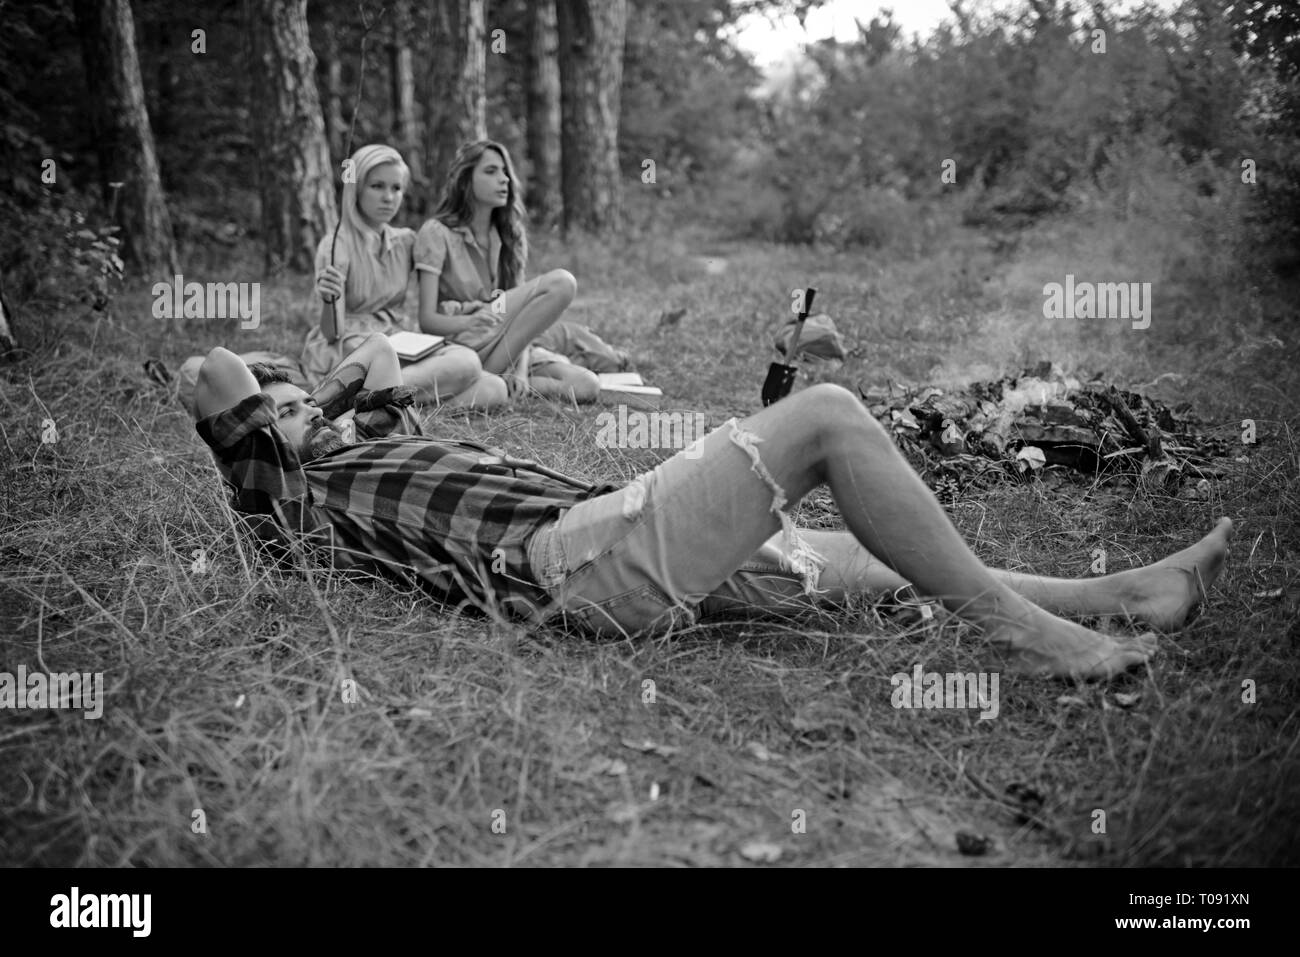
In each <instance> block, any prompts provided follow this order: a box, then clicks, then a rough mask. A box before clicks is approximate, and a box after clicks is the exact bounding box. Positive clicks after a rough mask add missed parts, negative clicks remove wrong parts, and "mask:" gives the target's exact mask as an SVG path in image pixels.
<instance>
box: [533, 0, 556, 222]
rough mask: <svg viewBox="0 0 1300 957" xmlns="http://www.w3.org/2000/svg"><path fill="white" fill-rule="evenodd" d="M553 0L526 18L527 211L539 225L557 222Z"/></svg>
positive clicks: (540, 2) (544, 0) (539, 1)
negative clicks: (530, 174)
mask: <svg viewBox="0 0 1300 957" xmlns="http://www.w3.org/2000/svg"><path fill="white" fill-rule="evenodd" d="M559 44H560V40H559V35H558V33H557V32H556V25H555V0H535V2H534V3H532V4H531V5H530V7H529V16H528V64H527V68H528V73H527V78H526V79H525V81H524V88H525V90H526V91H527V94H526V96H527V103H526V108H527V112H528V118H527V126H528V158H529V160H530V161H531V163H532V176H531V177H530V179H529V182H528V211H529V212H530V213H531V214H532V215H533V218H534V220H535V221H536V222H538V223H539V224H547V223H551V222H554V221H555V219H556V218H558V216H559V213H560V209H561V203H560V63H559Z"/></svg>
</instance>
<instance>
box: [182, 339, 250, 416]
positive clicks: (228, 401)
mask: <svg viewBox="0 0 1300 957" xmlns="http://www.w3.org/2000/svg"><path fill="white" fill-rule="evenodd" d="M260 391H261V388H260V387H259V386H258V384H257V379H256V378H254V377H253V373H252V372H250V371H249V369H248V366H246V365H245V364H244V360H243V359H241V358H239V356H237V355H235V354H234V353H233V352H231V351H230V350H229V349H223V348H221V346H217V347H216V348H215V349H213V350H212V351H211V352H209V353H208V357H207V358H206V359H204V360H203V365H202V366H200V367H199V378H198V381H197V382H196V383H195V384H194V410H195V416H196V418H199V419H206V418H207V417H208V416H210V415H215V414H216V413H218V412H224V411H226V410H227V409H230V408H233V407H235V406H236V405H238V404H239V403H240V402H243V401H244V400H245V399H247V398H248V397H249V396H250V395H257V393H258V392H260Z"/></svg>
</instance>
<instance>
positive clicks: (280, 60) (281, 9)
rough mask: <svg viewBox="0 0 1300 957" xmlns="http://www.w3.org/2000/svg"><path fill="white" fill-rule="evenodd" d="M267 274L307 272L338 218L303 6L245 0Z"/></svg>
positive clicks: (301, 0)
mask: <svg viewBox="0 0 1300 957" xmlns="http://www.w3.org/2000/svg"><path fill="white" fill-rule="evenodd" d="M244 16H245V28H246V31H247V34H246V35H247V37H248V41H249V65H250V67H251V69H250V74H251V80H252V90H251V100H252V112H253V128H254V133H255V136H254V142H255V146H256V150H257V168H258V185H259V187H260V189H261V195H262V227H263V232H264V233H265V239H266V265H267V269H268V271H270V272H272V273H276V272H279V271H280V270H282V269H284V268H285V267H289V268H292V269H296V270H299V271H303V272H307V271H310V270H311V268H312V263H313V260H314V258H315V254H316V245H317V243H319V242H320V238H321V237H322V236H323V235H325V232H326V231H327V230H328V229H329V228H330V227H331V226H332V225H333V221H334V217H335V216H336V215H337V207H336V204H335V202H334V177H333V176H332V169H331V166H330V155H329V145H328V143H327V142H326V140H325V122H324V119H323V118H322V115H321V104H320V95H319V93H318V92H317V90H316V56H315V54H313V53H312V50H311V44H310V43H309V42H308V35H307V0H245V3H244Z"/></svg>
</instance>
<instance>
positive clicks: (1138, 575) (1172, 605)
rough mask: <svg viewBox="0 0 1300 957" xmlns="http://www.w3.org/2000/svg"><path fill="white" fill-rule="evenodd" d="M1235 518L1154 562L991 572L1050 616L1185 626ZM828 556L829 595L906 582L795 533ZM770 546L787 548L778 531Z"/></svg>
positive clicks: (827, 541) (870, 558)
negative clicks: (1062, 571)
mask: <svg viewBox="0 0 1300 957" xmlns="http://www.w3.org/2000/svg"><path fill="white" fill-rule="evenodd" d="M1231 532H1232V520H1231V519H1227V518H1222V519H1219V522H1218V524H1216V525H1215V527H1214V530H1213V531H1211V532H1210V533H1209V534H1208V535H1206V536H1205V537H1204V538H1202V539H1201V540H1200V541H1199V542H1197V543H1196V544H1194V545H1192V546H1190V547H1188V548H1184V549H1183V550H1182V551H1180V552H1175V553H1174V554H1172V555H1170V556H1168V557H1167V558H1164V559H1161V560H1160V561H1158V562H1155V563H1154V564H1151V565H1146V566H1143V567H1141V568H1133V569H1129V570H1127V571H1122V572H1116V573H1114V574H1111V575H1105V576H1102V577H1099V578H1048V577H1045V576H1041V575H1026V574H1022V573H1020V572H1009V571H1003V570H1001V569H996V568H992V569H989V571H990V572H992V574H993V577H994V578H996V579H997V580H998V581H1000V582H1003V583H1004V584H1006V585H1008V586H1009V587H1010V588H1011V590H1012V591H1014V592H1016V593H1017V594H1019V595H1021V596H1022V597H1024V598H1027V599H1029V600H1030V601H1032V602H1033V603H1034V604H1035V605H1038V606H1039V607H1040V608H1043V609H1045V610H1047V611H1050V612H1051V613H1052V614H1054V615H1071V616H1079V617H1084V616H1097V615H1126V616H1129V617H1131V618H1135V619H1138V620H1140V621H1144V622H1146V623H1147V624H1148V625H1150V626H1151V627H1153V628H1159V629H1160V630H1162V631H1173V630H1175V629H1177V628H1180V627H1182V624H1183V622H1184V621H1185V620H1186V619H1187V615H1188V614H1189V613H1190V612H1191V610H1192V608H1194V607H1195V606H1196V604H1197V603H1198V602H1199V601H1201V600H1202V599H1203V598H1204V596H1205V593H1206V592H1208V591H1209V589H1210V587H1211V586H1212V585H1213V584H1214V582H1215V580H1216V579H1218V577H1219V574H1220V572H1222V571H1223V560H1224V557H1225V556H1226V554H1227V551H1228V536H1229V535H1230V534H1231ZM800 534H801V535H802V536H803V537H804V539H805V540H806V541H807V542H808V544H809V545H811V546H812V547H813V549H814V550H815V551H816V552H817V553H818V554H820V555H821V556H822V557H823V558H825V559H826V567H825V569H824V570H823V571H822V574H821V582H820V584H821V586H822V587H823V588H825V589H827V597H828V598H831V599H832V600H835V599H838V598H840V597H842V596H844V595H848V594H880V593H884V592H893V591H897V590H898V589H900V588H904V587H907V586H908V585H910V584H911V582H909V581H908V580H907V579H905V578H904V577H903V576H902V575H900V574H898V572H896V571H894V570H893V569H892V568H890V567H889V566H888V565H886V564H885V563H884V562H882V561H881V560H880V559H879V558H877V557H876V556H874V555H872V554H871V553H870V552H868V551H867V550H866V549H865V548H863V547H862V544H861V543H860V542H859V541H858V540H857V539H856V538H854V537H853V535H852V534H850V533H849V532H828V531H818V530H815V529H805V530H803V531H801V533H800ZM770 544H771V545H772V546H774V547H776V548H778V549H782V550H785V549H784V545H783V543H782V542H781V541H780V536H777V537H776V538H774V539H773V540H772V541H771V542H770Z"/></svg>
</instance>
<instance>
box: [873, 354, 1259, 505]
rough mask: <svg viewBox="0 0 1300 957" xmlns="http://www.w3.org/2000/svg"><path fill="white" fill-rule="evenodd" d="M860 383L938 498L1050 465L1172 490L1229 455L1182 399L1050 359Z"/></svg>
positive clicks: (1213, 474)
mask: <svg viewBox="0 0 1300 957" xmlns="http://www.w3.org/2000/svg"><path fill="white" fill-rule="evenodd" d="M858 391H859V393H860V394H861V396H862V400H863V402H864V403H866V405H867V407H868V408H869V409H870V410H871V414H872V415H874V416H875V417H876V418H877V419H879V420H880V422H881V423H882V424H884V426H885V427H886V428H887V429H888V430H889V431H890V433H891V434H892V435H893V436H894V439H895V441H897V442H898V444H899V445H900V447H902V448H903V450H904V452H906V453H908V457H909V458H910V459H911V460H912V462H913V464H914V465H915V466H917V468H918V469H919V470H920V471H921V474H922V477H923V478H925V480H926V481H927V483H928V484H929V485H930V486H931V488H933V489H935V491H936V492H938V493H939V494H940V496H941V497H943V498H951V497H952V496H954V495H956V494H958V493H960V492H962V491H964V490H966V489H967V488H969V487H971V486H972V485H974V486H976V487H978V486H981V485H984V484H986V483H987V482H989V481H991V480H1000V479H1004V478H1008V477H1017V476H1021V477H1023V476H1027V475H1032V474H1035V473H1043V470H1046V469H1049V467H1052V466H1059V467H1062V468H1063V469H1066V470H1072V471H1076V472H1079V473H1083V474H1086V475H1089V476H1094V477H1095V476H1097V475H1098V474H1100V475H1103V476H1120V475H1130V476H1134V477H1136V478H1138V479H1139V480H1140V481H1141V482H1142V483H1143V484H1146V485H1148V486H1150V487H1153V488H1158V489H1162V490H1163V491H1165V492H1166V493H1168V494H1176V493H1177V492H1178V490H1179V488H1180V486H1182V485H1183V483H1184V482H1186V481H1190V482H1191V484H1192V485H1193V486H1196V485H1197V484H1198V483H1202V482H1208V480H1210V479H1212V478H1217V477H1221V476H1222V475H1224V474H1225V468H1226V465H1227V462H1225V461H1224V460H1230V459H1231V457H1232V455H1233V454H1235V453H1234V452H1233V451H1232V450H1231V449H1232V446H1231V444H1230V441H1229V440H1227V439H1225V438H1216V437H1211V436H1208V435H1205V434H1204V433H1203V432H1201V431H1200V430H1199V428H1198V426H1200V425H1201V422H1200V420H1199V419H1197V418H1196V416H1195V415H1193V414H1192V413H1191V411H1190V409H1188V408H1186V407H1185V406H1180V407H1179V408H1178V409H1177V410H1174V409H1170V408H1168V407H1167V406H1165V405H1163V404H1161V403H1160V402H1157V401H1155V400H1154V399H1151V398H1148V397H1146V396H1143V395H1139V394H1138V393H1135V392H1127V391H1124V390H1122V389H1117V388H1115V386H1113V385H1109V384H1107V383H1105V382H1104V381H1103V380H1101V379H1100V378H1097V379H1093V380H1091V381H1088V382H1082V381H1080V380H1079V379H1077V378H1074V377H1072V376H1067V375H1065V374H1064V373H1062V371H1061V369H1060V368H1059V367H1058V366H1056V365H1055V364H1053V363H1042V364H1040V365H1039V366H1037V367H1035V368H1033V369H1030V370H1026V371H1025V372H1024V373H1023V374H1022V375H1020V376H1017V377H1008V378H1005V379H1000V380H998V381H996V382H977V383H974V384H972V385H970V386H967V387H966V388H964V389H962V390H961V391H949V392H944V391H942V390H940V389H934V388H922V387H908V386H899V385H896V384H890V385H889V386H887V387H871V388H863V387H862V386H861V385H859V389H858ZM1216 459H1217V460H1219V462H1218V464H1217V465H1216V463H1215V461H1214V460H1216ZM1052 471H1054V472H1055V471H1059V469H1052ZM1200 487H1201V488H1205V486H1204V485H1202V486H1200Z"/></svg>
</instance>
